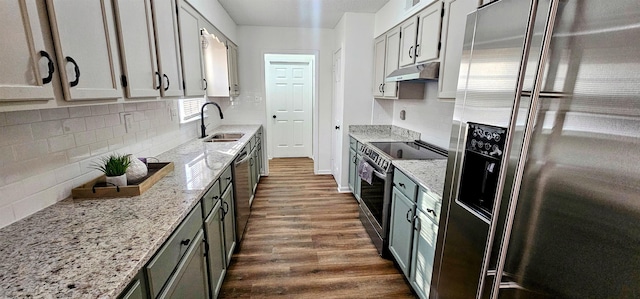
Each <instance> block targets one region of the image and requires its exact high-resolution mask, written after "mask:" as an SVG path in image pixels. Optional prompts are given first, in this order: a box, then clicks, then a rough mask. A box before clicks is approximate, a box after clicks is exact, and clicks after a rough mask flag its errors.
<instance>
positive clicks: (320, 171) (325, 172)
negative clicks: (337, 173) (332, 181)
mask: <svg viewBox="0 0 640 299" xmlns="http://www.w3.org/2000/svg"><path fill="white" fill-rule="evenodd" d="M316 174H332V173H331V169H329V170H318V171H316Z"/></svg>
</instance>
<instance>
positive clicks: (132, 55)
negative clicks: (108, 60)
mask: <svg viewBox="0 0 640 299" xmlns="http://www.w3.org/2000/svg"><path fill="white" fill-rule="evenodd" d="M114 9H115V14H116V21H117V24H118V40H119V41H120V59H121V60H122V72H123V73H124V75H125V76H126V77H125V78H126V81H127V86H126V87H125V90H126V92H127V97H128V98H141V97H142V98H144V97H157V96H160V91H159V90H160V76H158V75H156V73H157V72H158V64H157V60H156V44H155V34H154V33H153V17H152V15H151V2H150V1H149V0H145V1H129V0H115V1H114Z"/></svg>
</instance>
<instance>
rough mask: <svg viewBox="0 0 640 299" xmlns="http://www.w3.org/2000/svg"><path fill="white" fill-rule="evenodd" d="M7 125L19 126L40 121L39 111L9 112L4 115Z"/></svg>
mask: <svg viewBox="0 0 640 299" xmlns="http://www.w3.org/2000/svg"><path fill="white" fill-rule="evenodd" d="M6 117H7V125H20V124H28V123H33V122H37V121H41V120H42V118H41V117H40V110H26V111H11V112H7V113H6Z"/></svg>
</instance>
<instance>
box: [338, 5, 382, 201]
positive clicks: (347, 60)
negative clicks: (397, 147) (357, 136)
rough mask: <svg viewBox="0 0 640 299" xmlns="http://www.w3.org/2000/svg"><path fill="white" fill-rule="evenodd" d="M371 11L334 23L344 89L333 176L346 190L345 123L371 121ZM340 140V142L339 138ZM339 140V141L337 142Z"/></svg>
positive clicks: (347, 133)
mask: <svg viewBox="0 0 640 299" xmlns="http://www.w3.org/2000/svg"><path fill="white" fill-rule="evenodd" d="M374 17H375V16H374V14H368V13H345V14H344V16H343V17H342V20H341V21H340V22H339V23H338V27H336V28H337V29H336V31H338V32H340V33H338V34H336V35H337V36H340V37H341V38H342V40H338V41H337V45H336V49H337V48H339V47H342V68H343V75H342V80H343V81H344V86H343V87H344V90H342V91H340V90H338V92H339V93H340V92H341V93H342V94H343V95H342V98H343V101H342V102H343V104H342V115H338V116H337V117H338V118H341V119H342V124H341V128H342V129H341V130H340V132H341V134H342V136H341V137H342V138H340V140H339V141H338V142H337V143H338V144H336V145H335V146H337V149H339V152H340V153H341V155H340V156H339V157H336V158H337V159H338V161H337V162H339V165H341V166H342V167H341V171H340V175H339V177H336V181H337V182H338V188H339V189H340V190H345V191H346V190H348V183H349V159H348V157H349V147H348V146H344V145H345V144H348V143H349V129H348V128H349V125H354V124H358V125H362V124H369V123H371V113H372V101H373V98H372V97H371V91H372V90H373V89H372V85H373V81H372V80H373V77H372V74H373V28H374ZM340 141H341V142H340ZM340 143H341V144H340Z"/></svg>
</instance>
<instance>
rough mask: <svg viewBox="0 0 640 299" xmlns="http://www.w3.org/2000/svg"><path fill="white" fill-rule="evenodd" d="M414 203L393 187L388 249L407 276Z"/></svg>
mask: <svg viewBox="0 0 640 299" xmlns="http://www.w3.org/2000/svg"><path fill="white" fill-rule="evenodd" d="M414 215H415V203H414V202H413V201H411V200H410V199H409V198H407V197H406V196H404V194H402V192H400V190H398V189H397V188H396V187H393V191H392V196H391V229H390V232H389V251H391V254H392V255H393V256H394V257H395V258H396V262H397V263H398V265H399V266H400V269H402V272H404V274H405V275H406V276H407V277H409V270H410V267H409V265H410V264H409V263H410V262H411V249H412V248H411V247H412V246H411V245H412V241H413V216H414Z"/></svg>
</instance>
